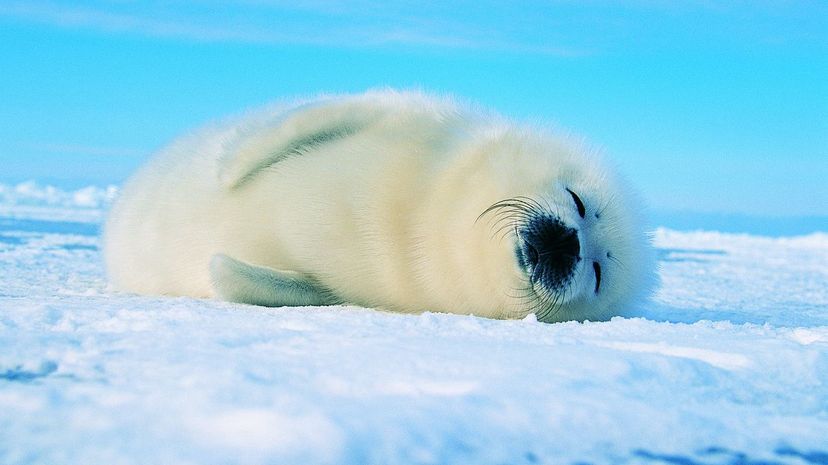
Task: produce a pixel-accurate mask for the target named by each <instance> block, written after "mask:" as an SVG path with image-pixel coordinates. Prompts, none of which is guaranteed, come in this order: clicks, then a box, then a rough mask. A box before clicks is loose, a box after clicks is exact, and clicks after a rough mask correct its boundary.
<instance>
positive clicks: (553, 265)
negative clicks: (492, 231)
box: [518, 216, 581, 289]
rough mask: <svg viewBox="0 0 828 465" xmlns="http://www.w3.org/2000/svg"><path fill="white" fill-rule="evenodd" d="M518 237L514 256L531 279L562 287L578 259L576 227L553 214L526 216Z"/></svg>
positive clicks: (546, 285) (570, 275)
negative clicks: (535, 216)
mask: <svg viewBox="0 0 828 465" xmlns="http://www.w3.org/2000/svg"><path fill="white" fill-rule="evenodd" d="M520 237H521V239H522V245H521V246H520V247H519V253H518V258H519V260H520V262H521V264H522V265H523V266H524V268H525V269H526V272H527V274H528V275H529V278H530V279H531V281H532V282H533V283H537V284H540V285H543V286H544V287H546V288H548V289H560V288H562V287H564V286H565V285H566V283H567V282H568V281H569V279H570V278H571V277H572V274H573V272H574V270H575V265H576V264H577V263H578V261H580V260H581V257H580V253H581V244H580V241H579V240H578V231H576V230H575V229H573V228H570V227H568V226H567V225H566V224H564V223H563V222H562V221H561V220H559V219H557V218H554V217H551V216H542V217H537V218H533V219H532V220H530V221H529V222H528V223H527V224H526V226H525V227H524V228H523V230H522V231H521V233H520Z"/></svg>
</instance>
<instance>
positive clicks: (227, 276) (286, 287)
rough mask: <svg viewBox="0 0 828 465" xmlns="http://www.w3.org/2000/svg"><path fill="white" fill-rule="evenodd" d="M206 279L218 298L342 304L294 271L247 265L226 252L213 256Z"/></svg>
mask: <svg viewBox="0 0 828 465" xmlns="http://www.w3.org/2000/svg"><path fill="white" fill-rule="evenodd" d="M210 278H211V279H212V281H213V288H214V289H215V290H216V293H217V294H218V296H219V297H221V298H222V299H224V300H228V301H230V302H239V303H245V304H252V305H262V306H266V307H286V306H296V307H299V306H306V305H334V304H338V303H342V301H341V300H339V299H337V298H336V297H335V296H334V295H333V294H332V293H331V292H330V291H329V290H327V289H325V288H324V287H322V286H320V285H319V284H317V283H315V282H313V280H311V279H309V278H308V277H307V276H304V275H302V274H300V273H296V272H295V271H282V270H274V269H273V268H267V267H263V266H257V265H251V264H249V263H244V262H242V261H239V260H236V259H235V258H231V257H228V256H227V255H222V254H218V255H214V256H213V259H212V260H211V261H210Z"/></svg>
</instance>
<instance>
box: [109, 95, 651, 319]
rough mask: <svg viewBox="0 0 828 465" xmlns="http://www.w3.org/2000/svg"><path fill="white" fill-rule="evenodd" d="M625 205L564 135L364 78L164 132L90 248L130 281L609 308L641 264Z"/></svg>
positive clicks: (277, 300) (236, 298)
mask: <svg viewBox="0 0 828 465" xmlns="http://www.w3.org/2000/svg"><path fill="white" fill-rule="evenodd" d="M638 205H639V204H638V203H637V202H636V200H635V198H634V196H633V195H631V193H630V192H629V189H628V188H627V187H626V185H625V184H624V183H623V182H622V181H621V180H620V179H619V178H618V177H617V176H616V175H615V174H613V173H612V172H611V171H610V170H609V169H608V168H607V167H606V165H605V164H603V163H601V162H600V160H599V158H598V156H597V155H596V154H595V153H594V151H591V150H589V149H587V148H585V147H584V146H583V144H581V143H576V142H574V141H573V140H572V139H571V138H567V137H562V136H560V135H556V134H555V133H554V132H553V131H551V130H548V129H545V128H543V127H537V126H530V125H520V124H517V123H514V122H511V121H509V120H507V119H505V118H503V117H501V116H498V115H497V114H494V113H492V112H488V111H484V110H480V109H477V108H475V107H473V106H471V105H469V104H465V103H461V102H458V101H456V100H454V99H452V98H448V97H438V96H433V95H429V94H425V93H421V92H400V91H393V90H377V91H370V92H367V93H364V94H358V95H346V96H330V97H319V98H316V99H312V100H305V101H297V102H293V103H290V104H282V105H276V106H271V107H268V108H265V109H263V110H259V111H258V112H254V113H251V114H247V115H243V116H241V117H236V118H232V119H229V120H226V121H224V122H221V123H218V124H214V125H212V126H209V127H207V128H205V129H202V130H200V131H196V132H194V133H192V134H190V135H188V136H184V137H183V138H181V139H179V140H178V141H176V142H174V143H172V144H171V145H170V146H169V147H167V148H166V149H164V150H162V151H161V152H160V153H159V154H158V155H157V156H155V157H154V158H153V159H151V160H150V161H149V162H148V163H147V164H146V165H145V166H144V167H142V168H141V169H140V170H139V171H138V172H137V173H136V174H135V175H134V176H133V177H132V178H131V179H130V180H129V181H128V182H127V183H126V184H125V186H124V188H123V190H122V192H121V195H120V197H119V199H118V200H117V201H116V203H115V204H114V205H113V208H112V209H111V213H110V215H109V218H108V220H107V222H106V225H105V229H104V253H105V260H106V265H107V270H108V275H109V278H110V282H111V284H112V286H113V287H114V288H115V289H117V290H121V291H126V292H134V293H141V294H166V295H179V296H182V295H183V296H193V297H199V298H202V297H203V298H214V297H218V298H221V299H225V300H228V301H233V302H240V303H248V304H255V305H265V306H302V305H334V304H353V305H359V306H363V307H371V308H377V309H382V310H387V311H395V312H406V313H416V312H422V311H426V310H428V311H436V312H448V313H458V314H474V315H478V316H483V317H491V318H522V317H525V316H527V315H529V314H530V313H534V314H536V315H537V318H538V320H540V321H547V322H555V321H563V320H587V319H589V320H605V319H607V318H609V317H611V316H613V315H618V314H623V313H624V312H625V311H626V309H628V308H629V305H630V304H631V303H634V302H635V301H636V299H637V298H638V297H641V296H642V295H643V294H642V292H644V291H645V290H646V289H647V282H648V280H649V277H650V276H651V275H652V271H653V266H652V264H651V259H650V258H649V257H650V256H651V254H650V253H649V249H650V248H649V246H648V238H647V236H646V233H645V231H644V230H643V228H642V225H641V222H640V220H639V209H640V207H639V206H638Z"/></svg>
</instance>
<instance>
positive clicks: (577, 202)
mask: <svg viewBox="0 0 828 465" xmlns="http://www.w3.org/2000/svg"><path fill="white" fill-rule="evenodd" d="M566 191H567V192H569V195H571V196H572V200H574V201H575V207H576V208H577V209H578V214H579V215H581V218H583V217H584V216H585V215H586V207H584V202H582V201H581V198H580V197H578V194H576V193H574V192H572V191H571V190H569V189H567V190H566Z"/></svg>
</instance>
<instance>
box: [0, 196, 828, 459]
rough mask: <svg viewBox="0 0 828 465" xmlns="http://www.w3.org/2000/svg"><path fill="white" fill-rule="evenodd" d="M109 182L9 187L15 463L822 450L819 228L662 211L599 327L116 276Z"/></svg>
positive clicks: (4, 235)
mask: <svg viewBox="0 0 828 465" xmlns="http://www.w3.org/2000/svg"><path fill="white" fill-rule="evenodd" d="M116 192H117V190H116V189H115V188H87V189H83V190H80V191H75V192H66V191H61V190H60V189H56V188H52V187H49V186H38V185H36V184H31V183H30V184H28V185H22V186H21V185H18V186H4V185H0V463H2V464H4V465H5V464H41V463H47V464H80V463H88V464H98V463H100V464H104V463H105V464H148V463H165V464H235V463H238V464H259V463H270V464H293V463H295V464H309V463H346V464H411V463H416V464H444V463H452V464H453V463H460V464H462V463H475V464H478V463H479V464H559V463H561V464H576V463H580V464H584V463H590V464H688V465H690V464H698V465H708V464H752V465H758V464H797V465H804V464H828V433H827V432H828V234H826V233H825V232H819V233H813V234H808V235H805V236H796V237H774V238H771V237H762V236H757V235H745V234H731V233H719V232H711V231H693V232H681V231H674V230H670V229H665V228H660V229H658V230H657V231H656V232H655V243H656V246H657V248H658V252H659V256H660V260H659V266H660V276H661V283H662V284H661V287H660V288H659V289H658V291H657V292H656V294H655V297H654V299H653V301H652V302H647V303H642V304H641V306H640V309H639V310H638V311H637V313H636V314H635V315H633V316H632V317H629V318H615V319H613V320H612V321H609V322H604V323H594V322H587V323H575V322H570V323H561V324H552V325H550V324H543V323H538V322H537V321H536V320H535V319H533V318H532V317H528V318H526V319H524V320H520V321H495V320H487V319H482V318H477V317H472V316H457V315H444V314H436V313H428V312H427V313H424V314H422V315H397V314H390V313H383V312H378V311H373V310H368V309H361V308H355V307H328V308H319V307H317V308H312V307H308V308H283V309H268V308H259V307H253V306H245V305H236V304H229V303H223V302H217V301H202V300H196V299H188V298H159V297H142V296H133V295H122V294H114V293H110V292H109V291H108V290H107V287H106V280H105V277H104V271H103V268H102V265H101V256H100V251H99V248H98V247H99V245H100V242H99V239H98V237H97V234H98V229H99V227H100V223H101V221H102V218H103V217H104V213H105V209H106V207H107V205H108V202H109V201H111V199H112V198H113V197H114V196H115V195H116Z"/></svg>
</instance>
